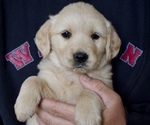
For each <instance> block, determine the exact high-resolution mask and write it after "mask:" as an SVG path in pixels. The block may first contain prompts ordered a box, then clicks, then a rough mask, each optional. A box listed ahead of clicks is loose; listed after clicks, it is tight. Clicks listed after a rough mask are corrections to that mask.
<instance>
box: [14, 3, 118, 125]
mask: <svg viewBox="0 0 150 125" xmlns="http://www.w3.org/2000/svg"><path fill="white" fill-rule="evenodd" d="M120 43H121V42H120V38H119V37H118V35H117V33H116V32H115V30H114V28H113V26H112V25H111V23H110V22H109V21H108V20H107V19H105V17H104V16H103V15H102V14H101V13H100V12H98V11H97V10H96V9H95V8H94V7H93V6H92V5H90V4H87V3H83V2H78V3H73V4H69V5H68V6H66V7H64V8H63V9H62V10H61V11H60V12H59V13H58V14H57V15H54V16H50V19H48V20H47V21H46V22H45V23H44V24H43V25H42V26H41V28H40V29H39V31H38V32H37V34H36V45H37V47H38V49H39V50H40V51H41V53H42V55H43V59H42V61H41V62H40V63H39V65H38V68H39V73H38V76H31V77H29V78H27V79H26V80H25V81H24V83H23V84H22V87H21V90H20V93H19V96H18V98H17V100H16V104H15V113H16V116H17V119H18V120H19V121H26V120H28V121H27V124H28V125H38V123H37V122H36V118H35V117H36V110H37V108H38V104H39V102H40V100H41V99H42V98H53V99H56V100H59V101H63V102H66V103H70V104H75V105H76V109H75V120H76V125H101V122H102V116H101V113H102V110H103V108H104V104H103V102H102V100H101V98H100V97H99V96H98V95H97V94H95V93H94V92H92V91H90V90H87V89H84V88H83V87H82V86H81V84H80V81H79V76H80V75H81V74H87V75H89V76H90V77H92V78H96V79H99V80H102V81H103V82H104V83H105V84H107V85H108V86H109V87H110V88H112V79H111V77H112V72H111V69H112V66H111V59H112V58H114V57H115V56H116V55H117V54H118V52H119V48H120ZM31 116H33V117H32V118H30V117H31Z"/></svg>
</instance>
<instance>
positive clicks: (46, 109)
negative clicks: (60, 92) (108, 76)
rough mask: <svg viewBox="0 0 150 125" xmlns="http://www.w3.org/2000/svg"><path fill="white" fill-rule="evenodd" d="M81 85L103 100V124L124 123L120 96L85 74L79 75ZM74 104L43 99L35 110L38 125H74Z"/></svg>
mask: <svg viewBox="0 0 150 125" xmlns="http://www.w3.org/2000/svg"><path fill="white" fill-rule="evenodd" d="M80 82H81V84H82V85H83V87H85V88H87V89H90V90H92V91H95V92H96V93H97V94H98V95H99V96H100V97H101V98H102V100H103V102H104V104H105V109H104V111H103V114H102V117H103V125H125V124H126V119H125V111H124V107H123V104H122V101H121V98H120V96H119V95H118V94H117V93H116V92H114V91H113V90H111V89H110V88H109V87H107V86H106V85H105V84H104V83H103V82H101V81H99V80H96V79H92V78H90V77H88V76H86V75H82V76H81V77H80ZM74 111H75V106H74V105H69V104H65V103H62V102H58V101H54V100H50V99H44V100H43V101H42V102H41V104H40V109H39V110H38V112H37V115H38V123H39V124H40V125H58V124H59V125H74V124H75V120H74V118H75V114H74Z"/></svg>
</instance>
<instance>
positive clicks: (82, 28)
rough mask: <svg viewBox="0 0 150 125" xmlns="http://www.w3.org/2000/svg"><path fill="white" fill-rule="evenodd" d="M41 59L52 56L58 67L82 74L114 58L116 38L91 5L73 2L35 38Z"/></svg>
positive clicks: (41, 29)
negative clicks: (54, 57)
mask: <svg viewBox="0 0 150 125" xmlns="http://www.w3.org/2000/svg"><path fill="white" fill-rule="evenodd" d="M36 44H37V46H38V48H39V49H40V50H41V52H42V54H43V56H44V57H46V56H48V55H51V54H53V55H55V56H56V57H57V59H58V60H59V63H60V65H61V66H63V67H65V68H67V69H68V70H73V71H76V72H82V73H86V72H88V71H91V70H94V69H95V68H96V67H98V66H100V65H102V63H103V62H104V60H105V61H109V60H110V59H112V58H113V57H115V56H116V55H117V53H118V51H119V48H120V39H119V37H118V35H117V34H116V32H115V31H114V29H113V27H112V26H111V24H110V23H109V22H108V21H107V20H106V19H105V18H104V16H103V15H101V14H100V13H99V12H98V11H97V10H95V9H94V7H93V6H91V5H89V4H85V3H81V2H79V3H75V4H70V5H68V6H66V7H65V8H64V9H63V10H62V11H60V12H59V14H57V15H55V16H51V17H50V19H49V20H48V21H47V22H46V23H45V24H44V25H43V26H42V27H41V28H40V30H39V31H38V33H37V35H36Z"/></svg>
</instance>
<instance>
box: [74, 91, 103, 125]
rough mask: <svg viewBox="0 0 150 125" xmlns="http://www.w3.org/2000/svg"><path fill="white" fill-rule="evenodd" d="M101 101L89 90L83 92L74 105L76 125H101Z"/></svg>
mask: <svg viewBox="0 0 150 125" xmlns="http://www.w3.org/2000/svg"><path fill="white" fill-rule="evenodd" d="M102 108H103V104H102V101H101V99H100V97H99V96H98V95H96V94H95V93H93V92H90V91H89V90H87V91H84V92H83V93H82V94H81V95H80V97H79V99H78V101H77V105H76V112H75V113H76V114H75V120H76V124H77V125H101V122H102V118H101V111H102Z"/></svg>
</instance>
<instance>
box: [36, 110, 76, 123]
mask: <svg viewBox="0 0 150 125" xmlns="http://www.w3.org/2000/svg"><path fill="white" fill-rule="evenodd" d="M37 115H38V118H37V121H38V123H39V124H40V125H74V124H73V123H71V122H70V121H68V120H66V119H62V118H60V117H56V116H53V115H51V114H49V113H47V112H46V111H44V110H43V109H38V111H37Z"/></svg>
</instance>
